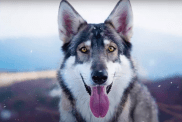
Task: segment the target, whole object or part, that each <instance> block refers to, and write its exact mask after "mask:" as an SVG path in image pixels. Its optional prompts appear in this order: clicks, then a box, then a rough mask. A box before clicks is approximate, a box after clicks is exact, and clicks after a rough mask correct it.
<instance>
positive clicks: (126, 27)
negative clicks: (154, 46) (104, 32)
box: [105, 0, 133, 41]
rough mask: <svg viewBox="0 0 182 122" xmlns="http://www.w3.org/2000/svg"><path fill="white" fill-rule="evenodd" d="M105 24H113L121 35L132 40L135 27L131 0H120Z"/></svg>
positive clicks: (127, 39)
mask: <svg viewBox="0 0 182 122" xmlns="http://www.w3.org/2000/svg"><path fill="white" fill-rule="evenodd" d="M105 24H111V25H112V26H113V27H114V29H115V30H116V32H117V33H118V34H119V35H120V36H121V37H124V39H125V40H126V41H130V38H131V37H132V28H133V13H132V9H131V4H130V1H129V0H120V1H119V2H118V3H117V5H116V7H115V8H114V10H113V11H112V12H111V14H110V15H109V17H108V18H107V19H106V21H105Z"/></svg>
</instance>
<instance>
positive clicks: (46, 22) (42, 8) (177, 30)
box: [0, 0, 182, 40]
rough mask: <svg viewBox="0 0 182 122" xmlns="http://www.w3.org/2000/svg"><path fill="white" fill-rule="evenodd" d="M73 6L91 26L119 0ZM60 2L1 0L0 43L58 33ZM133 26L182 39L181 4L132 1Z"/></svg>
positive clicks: (176, 2)
mask: <svg viewBox="0 0 182 122" xmlns="http://www.w3.org/2000/svg"><path fill="white" fill-rule="evenodd" d="M68 1H70V3H71V4H72V6H73V7H74V8H75V9H76V10H77V11H78V12H79V13H80V14H81V16H82V17H83V18H84V19H85V20H87V22H89V23H102V22H104V20H105V19H106V18H107V17H108V15H109V14H110V12H111V11H112V9H113V8H114V6H115V5H116V3H117V2H118V0H110V1H91V0H87V2H86V1H74V0H68ZM59 2H60V1H39V2H37V1H21V0H20V1H8V2H7V1H1V4H0V40H3V39H6V38H19V37H45V36H54V35H57V34H58V31H57V14H58V7H59ZM131 4H132V8H133V13H134V27H140V28H143V29H147V30H151V31H156V32H162V33H165V34H171V35H174V36H180V37H181V36H182V32H181V30H182V23H181V22H182V2H180V1H172V2H167V1H164V0H162V1H160V2H157V1H153V2H144V1H135V0H131Z"/></svg>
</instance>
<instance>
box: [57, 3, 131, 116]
mask: <svg viewBox="0 0 182 122" xmlns="http://www.w3.org/2000/svg"><path fill="white" fill-rule="evenodd" d="M58 24H59V34H60V39H61V40H62V41H63V46H62V50H63V52H64V61H63V63H62V66H61V70H60V75H61V77H62V81H61V86H62V88H63V89H64V87H66V89H67V90H69V91H70V93H71V94H72V96H73V97H74V98H75V99H83V101H84V100H85V99H88V100H89V101H90V102H89V104H90V109H91V111H92V113H93V115H94V116H95V117H105V116H106V114H107V112H108V109H109V104H110V103H111V102H110V101H112V100H111V98H109V94H110V92H112V93H113V94H114V93H117V92H121V93H119V94H121V95H120V96H122V93H123V91H124V89H126V88H127V87H128V85H129V83H130V81H131V78H132V75H133V71H132V65H131V61H130V51H131V44H130V38H131V36H132V11H131V6H130V3H129V1H128V0H123V1H120V2H119V3H118V4H117V6H116V7H115V8H114V10H113V12H112V13H111V14H110V16H109V17H108V18H107V20H106V21H105V22H104V23H102V24H87V22H86V21H85V20H84V19H83V18H82V17H81V16H80V15H79V14H78V13H77V12H76V11H75V10H74V9H73V7H72V6H71V5H70V4H69V3H68V2H67V1H65V0H64V1H62V2H61V4H60V9H59V16H58ZM115 82H117V83H115ZM117 88H118V89H117ZM119 88H120V89H121V90H120V89H119ZM82 96H84V97H82ZM98 109H99V110H98Z"/></svg>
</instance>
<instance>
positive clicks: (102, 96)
mask: <svg viewBox="0 0 182 122" xmlns="http://www.w3.org/2000/svg"><path fill="white" fill-rule="evenodd" d="M80 75H81V74H80ZM81 77H82V75H81ZM82 80H83V83H84V86H85V88H86V91H87V92H88V93H89V95H90V109H91V111H92V113H93V115H94V116H95V117H97V118H99V117H105V116H106V114H107V112H108V110H109V98H108V94H109V92H110V91H111V87H112V84H113V83H111V84H110V85H108V86H101V85H98V86H92V87H90V86H88V85H86V83H85V82H84V79H83V77H82Z"/></svg>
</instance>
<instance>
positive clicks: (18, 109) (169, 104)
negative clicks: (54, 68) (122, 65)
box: [0, 74, 182, 122]
mask: <svg viewBox="0 0 182 122" xmlns="http://www.w3.org/2000/svg"><path fill="white" fill-rule="evenodd" d="M29 76H30V74H29ZM32 76H33V75H32ZM19 80H21V82H19V81H18V80H17V81H15V82H12V83H11V85H10V84H8V85H4V86H2V87H0V121H1V122H15V121H19V122H39V121H44V122H58V121H59V112H58V102H59V98H58V97H52V96H54V95H51V94H50V93H51V92H50V91H52V90H53V89H54V88H56V86H57V85H58V82H57V80H56V78H55V77H52V78H51V77H49V76H48V75H44V76H41V77H37V78H34V79H33V80H31V79H28V80H25V79H24V80H22V79H19ZM143 81H145V84H146V85H147V87H148V88H149V90H150V92H151V94H152V95H153V96H154V98H155V99H156V102H157V104H158V107H159V119H160V122H181V121H182V77H181V76H176V77H170V78H165V79H160V80H157V81H148V80H143ZM55 96H56V95H55Z"/></svg>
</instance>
